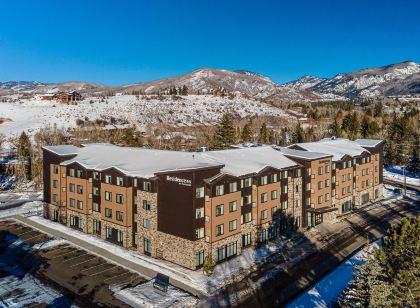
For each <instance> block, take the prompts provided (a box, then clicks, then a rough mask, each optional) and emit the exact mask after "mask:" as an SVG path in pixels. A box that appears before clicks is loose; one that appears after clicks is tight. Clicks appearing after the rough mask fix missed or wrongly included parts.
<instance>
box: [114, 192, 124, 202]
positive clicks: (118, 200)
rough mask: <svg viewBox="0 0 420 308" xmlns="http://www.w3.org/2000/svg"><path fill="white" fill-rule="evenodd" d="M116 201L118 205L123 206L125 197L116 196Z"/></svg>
mask: <svg viewBox="0 0 420 308" xmlns="http://www.w3.org/2000/svg"><path fill="white" fill-rule="evenodd" d="M115 201H116V202H117V203H118V204H123V202H124V196H123V195H120V194H116V195H115Z"/></svg>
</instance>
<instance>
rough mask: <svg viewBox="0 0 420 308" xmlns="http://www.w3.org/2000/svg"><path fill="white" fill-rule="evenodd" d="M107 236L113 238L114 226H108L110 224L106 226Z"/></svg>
mask: <svg viewBox="0 0 420 308" xmlns="http://www.w3.org/2000/svg"><path fill="white" fill-rule="evenodd" d="M105 237H106V238H107V239H110V238H112V228H111V227H108V226H106V227H105Z"/></svg>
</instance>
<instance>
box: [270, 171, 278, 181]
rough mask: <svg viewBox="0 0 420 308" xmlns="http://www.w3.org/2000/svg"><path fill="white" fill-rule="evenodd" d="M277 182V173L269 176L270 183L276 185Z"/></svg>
mask: <svg viewBox="0 0 420 308" xmlns="http://www.w3.org/2000/svg"><path fill="white" fill-rule="evenodd" d="M276 182H277V173H274V174H272V175H271V183H276Z"/></svg>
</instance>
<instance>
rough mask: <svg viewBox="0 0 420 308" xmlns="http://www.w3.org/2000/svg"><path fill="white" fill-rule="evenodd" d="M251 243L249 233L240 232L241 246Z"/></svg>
mask: <svg viewBox="0 0 420 308" xmlns="http://www.w3.org/2000/svg"><path fill="white" fill-rule="evenodd" d="M249 245H251V233H247V234H242V247H246V246H249Z"/></svg>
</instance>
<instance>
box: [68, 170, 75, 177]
mask: <svg viewBox="0 0 420 308" xmlns="http://www.w3.org/2000/svg"><path fill="white" fill-rule="evenodd" d="M69 174H70V176H72V177H74V175H75V172H74V169H70V170H69Z"/></svg>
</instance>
